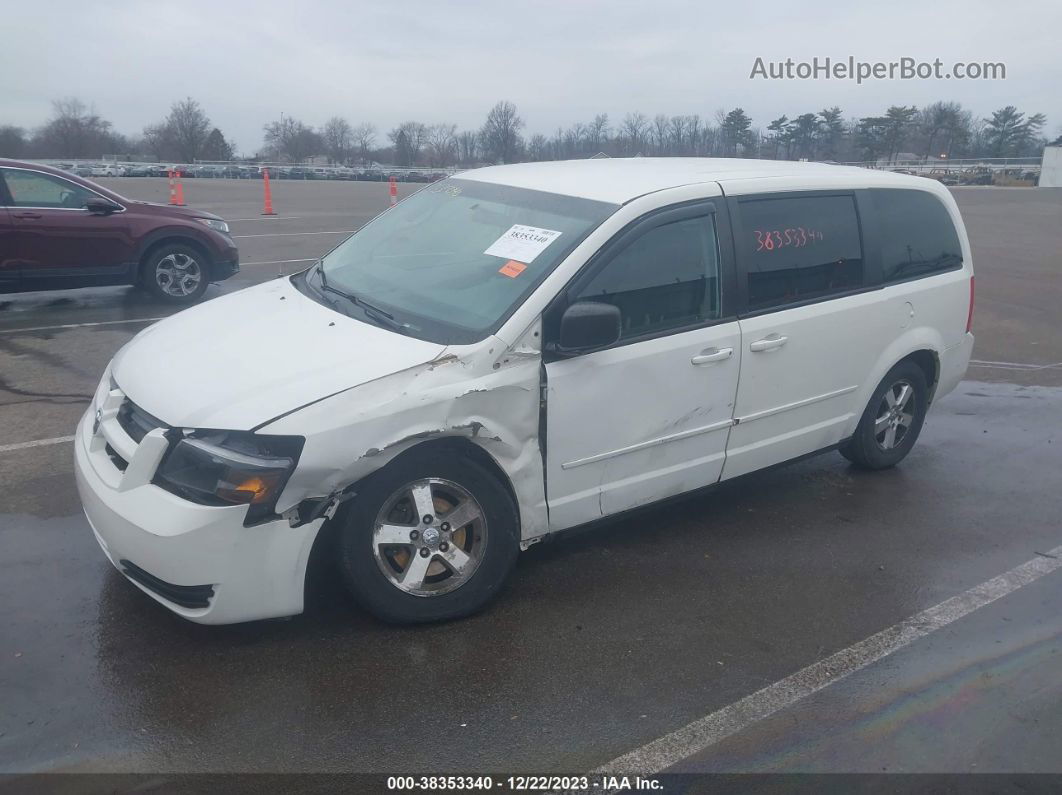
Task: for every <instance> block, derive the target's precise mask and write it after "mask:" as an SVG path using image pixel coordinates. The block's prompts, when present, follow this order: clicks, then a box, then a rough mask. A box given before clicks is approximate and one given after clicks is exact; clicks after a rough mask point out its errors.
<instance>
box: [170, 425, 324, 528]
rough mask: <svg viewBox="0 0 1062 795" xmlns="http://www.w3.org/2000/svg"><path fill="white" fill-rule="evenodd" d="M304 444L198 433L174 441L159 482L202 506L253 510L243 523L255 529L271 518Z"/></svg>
mask: <svg viewBox="0 0 1062 795" xmlns="http://www.w3.org/2000/svg"><path fill="white" fill-rule="evenodd" d="M178 433H180V431H178ZM304 441H305V440H304V439H303V438H302V437H301V436H259V435H257V434H253V433H243V432H226V431H193V432H192V434H191V435H185V436H182V437H180V438H179V439H177V440H176V441H174V442H171V444H170V449H169V452H167V453H166V456H165V457H164V458H163V459H162V463H161V464H159V468H158V471H157V472H156V473H155V480H154V482H155V485H156V486H159V487H161V488H164V489H166V490H167V491H169V492H172V493H173V494H176V495H178V496H180V497H184V498H185V499H187V500H191V501H192V502H196V503H199V504H200V505H248V506H250V507H249V508H248V510H247V518H246V519H245V520H244V524H254V523H255V522H258V521H261V520H262V519H264V518H266V517H268V516H270V515H272V513H273V508H274V507H275V506H276V502H277V497H279V496H280V492H281V491H283V490H284V486H285V484H286V483H287V482H288V478H289V477H290V476H291V473H292V470H294V469H295V464H296V463H297V462H298V460H299V454H300V453H301V452H302V445H303V443H304Z"/></svg>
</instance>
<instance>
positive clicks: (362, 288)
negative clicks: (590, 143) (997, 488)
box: [74, 158, 973, 624]
mask: <svg viewBox="0 0 1062 795" xmlns="http://www.w3.org/2000/svg"><path fill="white" fill-rule="evenodd" d="M972 311H973V270H972V264H971V259H970V248H969V243H968V241H967V237H966V233H965V230H964V229H963V224H962V220H961V219H960V217H959V212H958V210H957V209H956V206H955V202H954V200H953V199H952V198H951V196H950V194H949V193H948V191H947V190H946V189H945V188H943V187H942V186H941V185H940V184H939V183H937V182H935V181H933V180H929V179H923V178H920V177H912V176H902V175H895V174H888V173H883V172H878V171H870V170H863V169H858V168H846V167H840V166H832V165H825V164H812V163H791V162H775V161H756V160H707V159H704V160H702V159H678V158H675V159H651V158H645V159H642V158H635V159H622V160H621V159H613V160H607V159H600V160H583V161H574V162H550V163H528V164H520V165H508V166H496V167H490V168H483V169H479V170H476V171H469V172H465V173H463V174H460V175H459V176H457V177H454V178H450V179H446V180H443V181H441V182H437V183H434V184H432V185H429V186H427V187H425V188H424V189H422V190H421V191H420V192H418V193H416V194H415V195H413V196H412V197H410V198H408V199H406V200H405V201H403V202H402V203H400V204H399V205H397V206H396V207H394V208H392V209H389V210H387V211H386V212H384V213H383V214H381V215H380V216H378V217H377V218H376V219H375V220H373V221H372V222H370V223H369V224H368V225H366V226H365V227H364V228H363V229H362V230H360V231H359V232H357V233H356V234H354V235H353V236H351V237H350V238H348V239H347V240H346V241H345V242H343V243H341V244H340V245H339V246H337V247H336V248H335V249H333V250H332V251H331V252H330V253H328V254H327V255H326V256H324V257H323V258H322V259H321V260H320V261H319V262H317V263H315V264H314V265H313V267H311V268H309V269H307V270H306V271H304V272H302V273H299V274H297V275H295V276H292V277H290V278H280V279H277V280H275V281H272V282H270V283H266V284H262V285H258V286H256V287H252V288H250V289H246V290H242V291H239V292H236V293H232V294H230V295H227V296H224V297H222V298H218V299H216V300H212V301H209V302H207V303H204V304H202V305H200V306H197V307H195V308H192V309H188V310H185V311H183V312H181V313H179V314H177V315H174V316H173V317H170V318H168V319H166V320H163V321H161V322H159V323H157V324H155V325H153V326H150V327H149V328H147V329H145V330H144V331H142V332H141V333H140V334H138V335H137V336H136V337H135V338H134V339H132V340H131V341H130V342H129V343H128V344H127V345H126V346H125V347H123V348H122V349H121V350H120V351H119V352H118V354H117V355H116V356H115V357H114V360H113V361H112V362H111V364H110V366H109V367H108V368H107V370H106V372H105V373H104V374H103V378H102V381H101V382H100V385H99V388H98V390H97V392H96V395H95V397H94V399H93V401H92V404H91V406H90V408H89V410H88V411H87V412H86V413H85V416H84V417H83V418H82V420H81V423H80V425H79V426H78V429H77V436H76V440H75V445H74V447H75V451H76V453H75V455H76V470H77V483H78V489H79V491H80V494H81V499H82V501H83V503H84V507H85V513H86V514H87V516H88V520H89V522H90V524H91V525H92V528H93V530H94V532H95V534H96V538H97V540H98V541H99V543H100V546H101V547H103V550H104V552H105V553H106V555H107V557H108V558H109V559H110V561H111V562H112V563H113V564H114V565H115V566H116V567H117V568H118V569H119V570H120V571H121V572H122V573H123V574H124V575H125V576H126V577H127V578H128V579H130V580H131V581H132V582H133V583H135V584H136V585H137V586H138V587H139V588H141V589H142V590H143V591H144V592H145V593H147V594H148V595H149V596H151V597H152V598H154V599H156V600H157V601H159V602H161V603H162V604H163V605H165V606H166V607H168V608H170V609H171V610H173V611H174V612H176V613H179V614H180V615H182V616H184V617H186V618H188V619H190V620H192V621H197V622H201V623H211V624H221V623H230V622H237V621H247V620H251V619H260V618H267V617H274V616H285V615H291V614H295V613H299V612H301V610H302V609H303V591H304V586H305V580H306V571H307V560H308V559H309V557H310V552H311V548H313V547H314V545H315V544H319V545H326V546H322V547H320V548H319V550H318V552H320V553H321V554H322V555H324V558H325V559H328V558H331V560H332V561H334V563H335V565H337V566H338V567H339V568H340V569H341V570H342V573H343V575H344V578H345V580H346V582H347V584H348V585H349V587H350V589H351V591H352V592H353V593H354V594H355V595H356V597H357V598H358V599H359V600H360V602H361V603H362V604H363V605H364V606H365V607H366V608H367V609H368V610H370V611H371V612H373V613H374V614H376V615H377V616H379V617H381V618H383V619H386V620H390V621H396V622H416V621H430V620H436V619H443V618H451V617H455V616H460V615H465V614H467V613H470V612H471V611H474V610H476V609H477V608H479V607H481V606H482V605H484V604H485V603H486V602H487V601H488V600H489V599H490V598H491V597H492V596H493V595H494V594H495V593H496V592H497V591H498V590H499V588H500V587H501V585H502V583H503V581H504V580H505V578H506V575H507V574H508V573H509V571H510V569H511V567H512V565H513V563H514V561H515V559H516V556H517V554H518V552H519V550H520V549H522V548H526V547H527V546H528V545H530V544H533V543H535V542H536V541H539V540H541V539H543V538H544V537H546V536H547V535H549V534H550V533H554V532H557V531H560V530H564V529H566V528H570V527H573V526H575V525H581V524H584V523H587V522H591V521H593V520H597V519H601V518H602V517H606V516H614V515H616V514H619V513H621V512H624V511H629V510H631V509H634V508H638V507H640V506H644V505H647V504H649V503H653V502H656V501H658V500H662V499H665V498H669V497H673V496H675V495H679V494H684V493H687V492H691V491H694V490H696V489H702V488H704V487H708V486H711V485H713V484H715V483H718V482H720V481H723V480H728V479H730V478H734V477H737V476H739V475H744V474H746V473H749V472H754V471H756V470H759V469H763V468H764V467H769V466H773V465H776V464H779V463H781V462H785V461H789V460H792V459H795V458H799V457H802V456H806V455H808V454H810V453H815V452H820V451H825V450H830V449H839V450H840V452H841V453H842V454H843V455H844V456H846V457H847V458H848V459H850V460H851V461H852V462H853V464H855V465H858V466H862V467H868V468H872V469H879V468H883V467H889V466H892V465H894V464H896V463H897V462H898V461H900V460H901V459H902V458H903V457H904V456H906V455H907V453H908V452H909V451H910V450H911V447H912V446H913V445H914V443H915V440H916V439H917V438H918V434H919V431H920V429H921V427H922V422H923V419H924V417H925V414H926V410H927V409H928V407H929V405H930V404H931V402H932V401H933V400H935V399H938V398H940V397H941V396H942V395H944V394H946V393H947V392H949V391H950V390H951V389H953V388H954V387H955V385H956V384H957V383H958V382H959V380H960V378H961V377H962V376H963V373H964V372H965V370H966V367H967V363H968V361H969V357H970V351H971V348H972V346H973V336H972V335H971V333H970V320H971V315H972Z"/></svg>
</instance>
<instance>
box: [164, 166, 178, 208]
mask: <svg viewBox="0 0 1062 795" xmlns="http://www.w3.org/2000/svg"><path fill="white" fill-rule="evenodd" d="M166 174H167V176H169V178H170V204H176V203H177V188H176V184H175V182H174V177H173V169H170V170H169V171H167V172H166Z"/></svg>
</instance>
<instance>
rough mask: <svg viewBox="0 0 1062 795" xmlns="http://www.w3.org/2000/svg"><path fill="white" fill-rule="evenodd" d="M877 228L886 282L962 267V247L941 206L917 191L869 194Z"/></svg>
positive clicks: (884, 190)
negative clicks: (879, 230) (878, 227)
mask: <svg viewBox="0 0 1062 795" xmlns="http://www.w3.org/2000/svg"><path fill="white" fill-rule="evenodd" d="M870 196H871V200H872V201H873V205H874V209H875V210H876V211H877V216H878V223H879V224H880V225H881V226H880V228H881V265H882V269H883V277H884V280H885V281H886V282H897V281H902V280H904V279H910V278H913V277H917V276H928V275H930V274H932V273H939V272H940V271H946V270H951V269H953V268H957V267H960V266H961V265H962V246H961V245H960V244H959V235H958V233H956V231H955V225H954V224H952V222H951V216H950V215H949V214H948V211H947V208H945V207H944V205H943V203H942V202H941V201H940V199H938V198H937V197H936V196H934V195H933V194H931V193H926V192H925V191H921V190H891V189H874V190H871V191H870Z"/></svg>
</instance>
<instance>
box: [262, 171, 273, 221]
mask: <svg viewBox="0 0 1062 795" xmlns="http://www.w3.org/2000/svg"><path fill="white" fill-rule="evenodd" d="M262 188H263V189H264V190H265V204H264V205H263V206H262V215H276V213H275V212H273V192H272V191H271V190H270V189H269V169H268V168H263V169H262Z"/></svg>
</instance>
